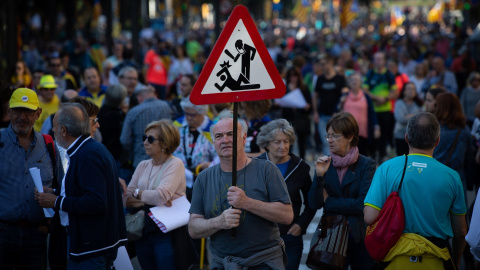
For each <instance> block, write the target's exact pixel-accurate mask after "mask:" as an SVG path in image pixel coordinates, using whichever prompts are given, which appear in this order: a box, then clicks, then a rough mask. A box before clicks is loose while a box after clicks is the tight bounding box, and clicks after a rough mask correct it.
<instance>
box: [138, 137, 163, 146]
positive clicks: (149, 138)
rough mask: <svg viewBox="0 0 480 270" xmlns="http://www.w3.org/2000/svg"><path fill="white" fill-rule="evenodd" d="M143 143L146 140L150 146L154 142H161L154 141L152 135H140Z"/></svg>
mask: <svg viewBox="0 0 480 270" xmlns="http://www.w3.org/2000/svg"><path fill="white" fill-rule="evenodd" d="M142 139H143V141H145V140H147V142H148V143H149V144H152V143H153V142H154V141H161V140H162V139H155V138H154V137H153V136H152V135H150V136H147V135H142Z"/></svg>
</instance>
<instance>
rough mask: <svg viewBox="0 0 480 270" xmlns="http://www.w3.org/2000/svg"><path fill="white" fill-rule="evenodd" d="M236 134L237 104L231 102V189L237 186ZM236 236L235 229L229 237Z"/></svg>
mask: <svg viewBox="0 0 480 270" xmlns="http://www.w3.org/2000/svg"><path fill="white" fill-rule="evenodd" d="M237 134H238V102H233V154H232V187H233V186H236V185H237ZM236 236H237V230H236V228H233V229H232V234H231V237H232V238H235V237H236Z"/></svg>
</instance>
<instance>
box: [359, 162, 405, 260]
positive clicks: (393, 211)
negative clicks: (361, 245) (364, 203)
mask: <svg viewBox="0 0 480 270" xmlns="http://www.w3.org/2000/svg"><path fill="white" fill-rule="evenodd" d="M407 161H408V155H406V156H405V165H404V167H403V173H402V179H401V180H400V184H399V185H398V190H397V191H392V193H390V195H389V196H388V198H387V200H386V201H385V204H384V205H383V208H382V210H381V211H380V214H379V215H378V216H377V218H376V219H375V221H374V222H373V223H372V224H371V225H370V226H368V227H367V232H366V235H365V247H366V248H367V251H368V253H369V254H370V256H371V257H372V258H373V259H374V260H376V261H381V260H383V258H385V256H386V255H387V254H388V252H389V251H390V249H391V248H392V247H393V246H394V245H395V244H396V243H397V241H398V239H400V236H402V233H403V229H404V228H405V211H404V209H403V204H402V200H401V199H400V196H399V194H398V192H399V191H400V188H401V187H402V183H403V178H404V177H405V170H406V168H407Z"/></svg>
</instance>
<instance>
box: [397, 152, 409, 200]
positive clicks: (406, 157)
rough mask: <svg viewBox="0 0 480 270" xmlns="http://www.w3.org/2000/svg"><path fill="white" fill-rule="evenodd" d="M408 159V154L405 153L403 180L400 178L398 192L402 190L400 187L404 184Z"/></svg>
mask: <svg viewBox="0 0 480 270" xmlns="http://www.w3.org/2000/svg"><path fill="white" fill-rule="evenodd" d="M407 161H408V155H405V165H404V166H403V173H402V180H400V185H398V190H397V192H400V188H401V187H402V184H403V178H404V177H405V171H406V170H407Z"/></svg>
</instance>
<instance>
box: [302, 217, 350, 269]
mask: <svg viewBox="0 0 480 270" xmlns="http://www.w3.org/2000/svg"><path fill="white" fill-rule="evenodd" d="M312 243H313V245H312V247H311V248H310V252H309V253H308V257H307V262H306V264H307V266H308V267H309V268H312V269H337V270H343V269H344V267H345V264H346V259H347V247H348V224H347V217H346V216H344V215H333V216H325V215H323V216H322V219H321V220H320V223H319V224H318V228H317V230H316V231H315V234H314V235H313V238H312Z"/></svg>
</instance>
